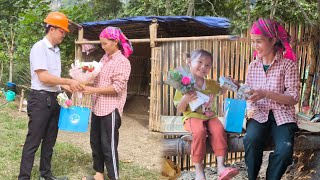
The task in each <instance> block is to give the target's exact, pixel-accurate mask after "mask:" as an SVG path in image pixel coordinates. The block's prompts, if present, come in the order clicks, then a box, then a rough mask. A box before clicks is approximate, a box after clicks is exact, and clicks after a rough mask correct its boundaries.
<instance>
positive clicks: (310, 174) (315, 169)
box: [178, 151, 320, 180]
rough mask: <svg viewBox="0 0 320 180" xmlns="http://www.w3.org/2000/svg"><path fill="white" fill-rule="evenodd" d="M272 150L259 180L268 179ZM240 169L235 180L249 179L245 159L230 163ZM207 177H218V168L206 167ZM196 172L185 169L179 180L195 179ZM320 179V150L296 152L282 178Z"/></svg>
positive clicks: (267, 153)
mask: <svg viewBox="0 0 320 180" xmlns="http://www.w3.org/2000/svg"><path fill="white" fill-rule="evenodd" d="M270 152H271V151H266V152H264V156H263V162H262V165H261V169H260V172H259V176H258V178H257V180H265V179H266V170H267V167H268V157H269V153H270ZM230 166H232V167H236V168H238V169H239V174H238V175H237V176H235V177H234V178H233V179H234V180H247V179H248V175H247V172H246V165H245V163H244V161H241V162H237V163H235V164H232V165H230ZM205 174H206V178H207V179H208V180H211V179H217V178H218V175H217V169H216V168H215V167H207V168H205ZM194 177H195V173H194V172H192V171H183V172H182V173H181V176H180V177H179V178H178V180H194ZM319 179H320V152H319V151H318V152H313V151H304V152H295V153H294V160H293V164H292V165H291V166H289V167H288V169H287V171H286V173H285V174H284V175H283V177H282V178H281V180H319Z"/></svg>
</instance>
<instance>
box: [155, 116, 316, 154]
mask: <svg viewBox="0 0 320 180" xmlns="http://www.w3.org/2000/svg"><path fill="white" fill-rule="evenodd" d="M298 116H299V115H298ZM219 119H220V120H221V121H223V120H222V119H221V118H219ZM298 119H299V121H298V126H299V128H300V130H299V131H298V132H297V133H296V135H295V144H294V150H295V151H303V150H319V149H320V138H319V137H320V123H311V124H310V122H308V121H306V119H305V117H301V115H300V117H299V118H298ZM161 122H162V123H161V125H162V126H161V132H162V134H163V135H164V137H165V138H164V139H163V140H162V147H163V156H184V155H190V153H191V142H192V136H191V134H190V133H189V132H187V131H185V130H184V129H183V125H182V121H181V116H163V117H162V119H161ZM309 126H310V127H309ZM318 126H319V127H318ZM311 127H312V128H311ZM314 127H316V128H314ZM317 127H318V128H317ZM308 128H309V129H311V130H312V131H311V132H310V131H308ZM243 136H244V134H235V133H227V137H228V151H229V152H244V146H243ZM269 144H270V145H269V146H267V147H265V151H269V150H272V149H273V148H274V147H273V144H272V143H269ZM207 153H213V151H212V148H211V147H210V145H209V144H208V142H207Z"/></svg>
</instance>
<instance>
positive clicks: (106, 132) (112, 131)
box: [90, 109, 121, 180]
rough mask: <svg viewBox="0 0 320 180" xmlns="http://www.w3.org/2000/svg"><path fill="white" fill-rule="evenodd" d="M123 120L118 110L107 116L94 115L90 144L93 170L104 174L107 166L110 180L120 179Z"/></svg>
mask: <svg viewBox="0 0 320 180" xmlns="http://www.w3.org/2000/svg"><path fill="white" fill-rule="evenodd" d="M120 126H121V118H120V114H119V111H118V109H115V110H114V111H113V112H112V113H110V114H108V115H107V116H96V115H95V114H94V113H92V118H91V131H90V144H91V149H92V157H93V169H94V170H95V171H96V172H100V173H103V172H104V165H106V168H107V172H108V178H109V179H111V180H115V179H119V159H118V142H119V128H120Z"/></svg>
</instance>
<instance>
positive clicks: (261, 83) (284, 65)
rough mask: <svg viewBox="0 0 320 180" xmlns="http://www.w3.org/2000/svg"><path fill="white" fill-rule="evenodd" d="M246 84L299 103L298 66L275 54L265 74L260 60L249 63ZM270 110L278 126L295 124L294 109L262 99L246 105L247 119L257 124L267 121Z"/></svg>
mask: <svg viewBox="0 0 320 180" xmlns="http://www.w3.org/2000/svg"><path fill="white" fill-rule="evenodd" d="M246 84H247V85H249V86H250V87H251V88H252V89H266V90H269V91H273V92H277V93H282V94H287V95H290V96H291V97H292V98H293V99H295V100H296V101H299V98H300V97H299V92H300V79H299V72H298V64H297V63H295V62H293V61H291V60H288V59H284V58H283V56H282V55H280V54H277V55H276V56H275V59H274V61H273V62H272V63H271V64H270V66H269V68H268V69H267V70H266V72H265V71H264V69H263V64H262V60H261V59H259V58H258V57H257V59H256V60H255V61H253V62H251V63H250V65H249V69H248V74H247V77H246ZM270 110H272V112H273V115H274V118H275V120H276V123H277V125H278V126H280V125H282V124H285V123H296V122H297V119H296V116H295V107H294V106H291V105H283V104H280V103H277V102H276V101H274V100H271V99H267V98H263V99H260V100H259V101H256V102H252V103H249V104H248V112H249V113H248V117H249V118H253V119H255V120H256V121H258V122H259V123H264V122H266V121H267V120H268V114H269V111H270Z"/></svg>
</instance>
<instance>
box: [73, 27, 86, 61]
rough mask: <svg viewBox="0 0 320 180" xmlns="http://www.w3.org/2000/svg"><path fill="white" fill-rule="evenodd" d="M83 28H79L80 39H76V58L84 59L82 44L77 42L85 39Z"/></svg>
mask: <svg viewBox="0 0 320 180" xmlns="http://www.w3.org/2000/svg"><path fill="white" fill-rule="evenodd" d="M83 33H84V32H83V28H82V27H81V28H79V29H78V40H76V41H75V43H74V44H75V59H77V60H79V61H82V60H83V57H82V50H81V44H77V43H76V42H77V41H80V42H81V41H83Z"/></svg>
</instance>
